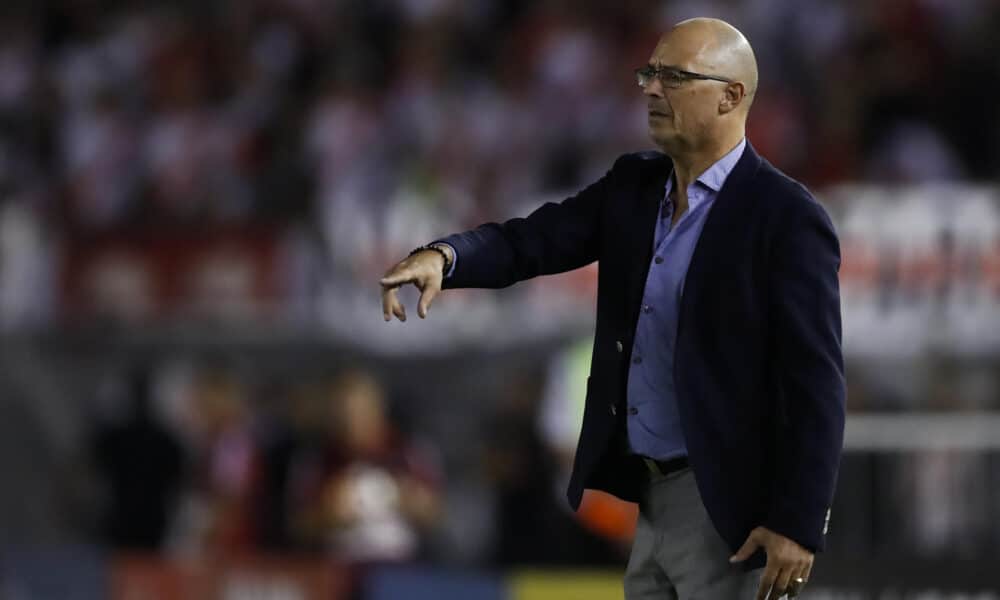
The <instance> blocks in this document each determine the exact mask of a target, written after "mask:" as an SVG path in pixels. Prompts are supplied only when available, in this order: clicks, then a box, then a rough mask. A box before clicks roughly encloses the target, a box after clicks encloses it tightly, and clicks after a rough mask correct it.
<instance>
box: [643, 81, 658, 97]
mask: <svg viewBox="0 0 1000 600" xmlns="http://www.w3.org/2000/svg"><path fill="white" fill-rule="evenodd" d="M642 93H643V94H644V95H646V96H653V97H654V98H662V97H663V84H662V83H660V78H659V77H653V78H652V79H650V81H649V83H647V84H646V87H644V88H642Z"/></svg>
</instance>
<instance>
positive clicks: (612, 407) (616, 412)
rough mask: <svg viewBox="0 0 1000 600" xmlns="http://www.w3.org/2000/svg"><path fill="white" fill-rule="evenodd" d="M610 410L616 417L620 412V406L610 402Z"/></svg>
mask: <svg viewBox="0 0 1000 600" xmlns="http://www.w3.org/2000/svg"><path fill="white" fill-rule="evenodd" d="M608 410H609V411H611V416H612V417H614V416H616V415H617V414H618V407H617V406H615V405H614V404H609V405H608Z"/></svg>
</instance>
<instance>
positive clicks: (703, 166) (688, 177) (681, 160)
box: [670, 131, 745, 195]
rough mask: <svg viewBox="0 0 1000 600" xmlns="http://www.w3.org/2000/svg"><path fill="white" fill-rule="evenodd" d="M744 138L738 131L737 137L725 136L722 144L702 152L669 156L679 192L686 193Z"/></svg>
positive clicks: (742, 133)
mask: <svg viewBox="0 0 1000 600" xmlns="http://www.w3.org/2000/svg"><path fill="white" fill-rule="evenodd" d="M744 136H745V133H744V132H743V131H740V132H739V135H735V136H727V137H726V139H725V140H723V141H722V142H720V143H718V144H716V145H713V146H712V147H711V148H707V149H705V150H703V151H699V152H692V153H678V155H677V156H671V157H670V158H671V159H672V160H673V163H674V181H675V183H676V184H677V186H678V188H679V191H684V192H686V191H687V188H688V186H689V185H691V184H692V183H694V181H695V180H696V179H698V177H699V176H700V175H701V174H702V173H704V172H705V171H707V170H708V168H709V167H711V166H712V165H714V164H715V163H717V162H719V159H721V158H722V157H723V156H725V155H726V154H729V152H730V151H732V149H733V148H735V147H736V146H738V145H739V143H740V140H742V139H743V137H744ZM685 195H686V194H685Z"/></svg>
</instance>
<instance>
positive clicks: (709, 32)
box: [640, 18, 757, 165]
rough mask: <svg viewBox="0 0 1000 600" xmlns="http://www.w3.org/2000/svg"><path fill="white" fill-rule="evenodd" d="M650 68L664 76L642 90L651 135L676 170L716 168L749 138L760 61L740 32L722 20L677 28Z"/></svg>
mask: <svg viewBox="0 0 1000 600" xmlns="http://www.w3.org/2000/svg"><path fill="white" fill-rule="evenodd" d="M649 67H650V69H651V72H654V73H661V75H657V76H656V77H652V78H650V76H648V75H647V76H646V77H647V79H646V80H645V81H646V83H643V84H642V89H643V93H644V94H645V96H646V98H647V103H648V106H649V129H650V135H651V137H652V138H653V141H655V142H656V144H657V145H658V146H659V147H660V148H661V149H662V150H663V151H664V152H666V153H667V154H668V155H670V156H671V157H672V158H673V159H674V161H675V164H678V163H683V162H688V163H690V164H692V165H698V164H701V163H705V164H706V165H707V164H711V163H712V162H713V160H711V159H718V158H719V157H720V156H722V155H723V154H725V152H727V151H729V150H731V149H732V148H734V147H735V146H736V144H737V143H738V142H739V141H740V140H741V139H743V137H744V136H745V135H746V133H745V129H746V121H747V115H748V113H749V112H750V105H751V104H752V102H753V97H754V94H755V93H756V92H757V60H756V58H754V54H753V49H751V48H750V43H749V42H748V41H747V39H746V37H744V36H743V34H742V33H740V32H739V30H738V29H736V28H735V27H733V26H732V25H730V24H729V23H726V22H725V21H720V20H719V19H704V18H700V19H690V20H688V21H683V22H681V23H678V24H677V25H675V26H674V27H673V28H671V29H670V31H668V32H666V33H665V34H663V36H662V37H661V38H660V41H659V43H657V45H656V48H655V49H654V50H653V54H652V56H650V58H649ZM663 73H673V75H672V76H671V75H662V74H663ZM671 77H672V78H671ZM640 83H641V82H640ZM706 161H707V162H706Z"/></svg>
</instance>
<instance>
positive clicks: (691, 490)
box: [625, 468, 763, 600]
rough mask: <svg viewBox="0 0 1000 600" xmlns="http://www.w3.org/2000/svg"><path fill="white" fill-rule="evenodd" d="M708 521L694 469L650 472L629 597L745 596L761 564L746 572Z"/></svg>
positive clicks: (738, 599)
mask: <svg viewBox="0 0 1000 600" xmlns="http://www.w3.org/2000/svg"><path fill="white" fill-rule="evenodd" d="M731 554H732V553H731V552H730V550H729V547H728V546H727V545H726V543H725V542H724V541H723V540H722V537H720V536H719V533H718V532H717V531H716V529H715V526H714V525H712V522H711V521H710V520H709V517H708V513H707V512H706V511H705V506H704V505H703V504H702V501H701V495H700V494H699V493H698V486H697V485H696V484H695V480H694V473H693V472H692V471H691V469H690V468H687V469H683V470H681V471H677V472H675V473H671V474H669V475H651V476H650V480H649V484H648V485H647V486H646V489H644V490H643V494H642V499H641V500H640V502H639V520H638V523H637V525H636V531H635V541H634V542H633V543H632V554H631V556H630V557H629V561H628V567H627V568H626V569H625V599H626V600H653V599H654V598H655V599H656V600H742V599H752V598H754V596H755V594H756V593H757V587H758V585H759V583H760V576H761V574H762V573H763V569H755V570H753V571H749V572H745V571H743V569H742V568H741V566H740V565H738V564H737V565H734V564H730V562H729V557H730V555H731Z"/></svg>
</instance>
